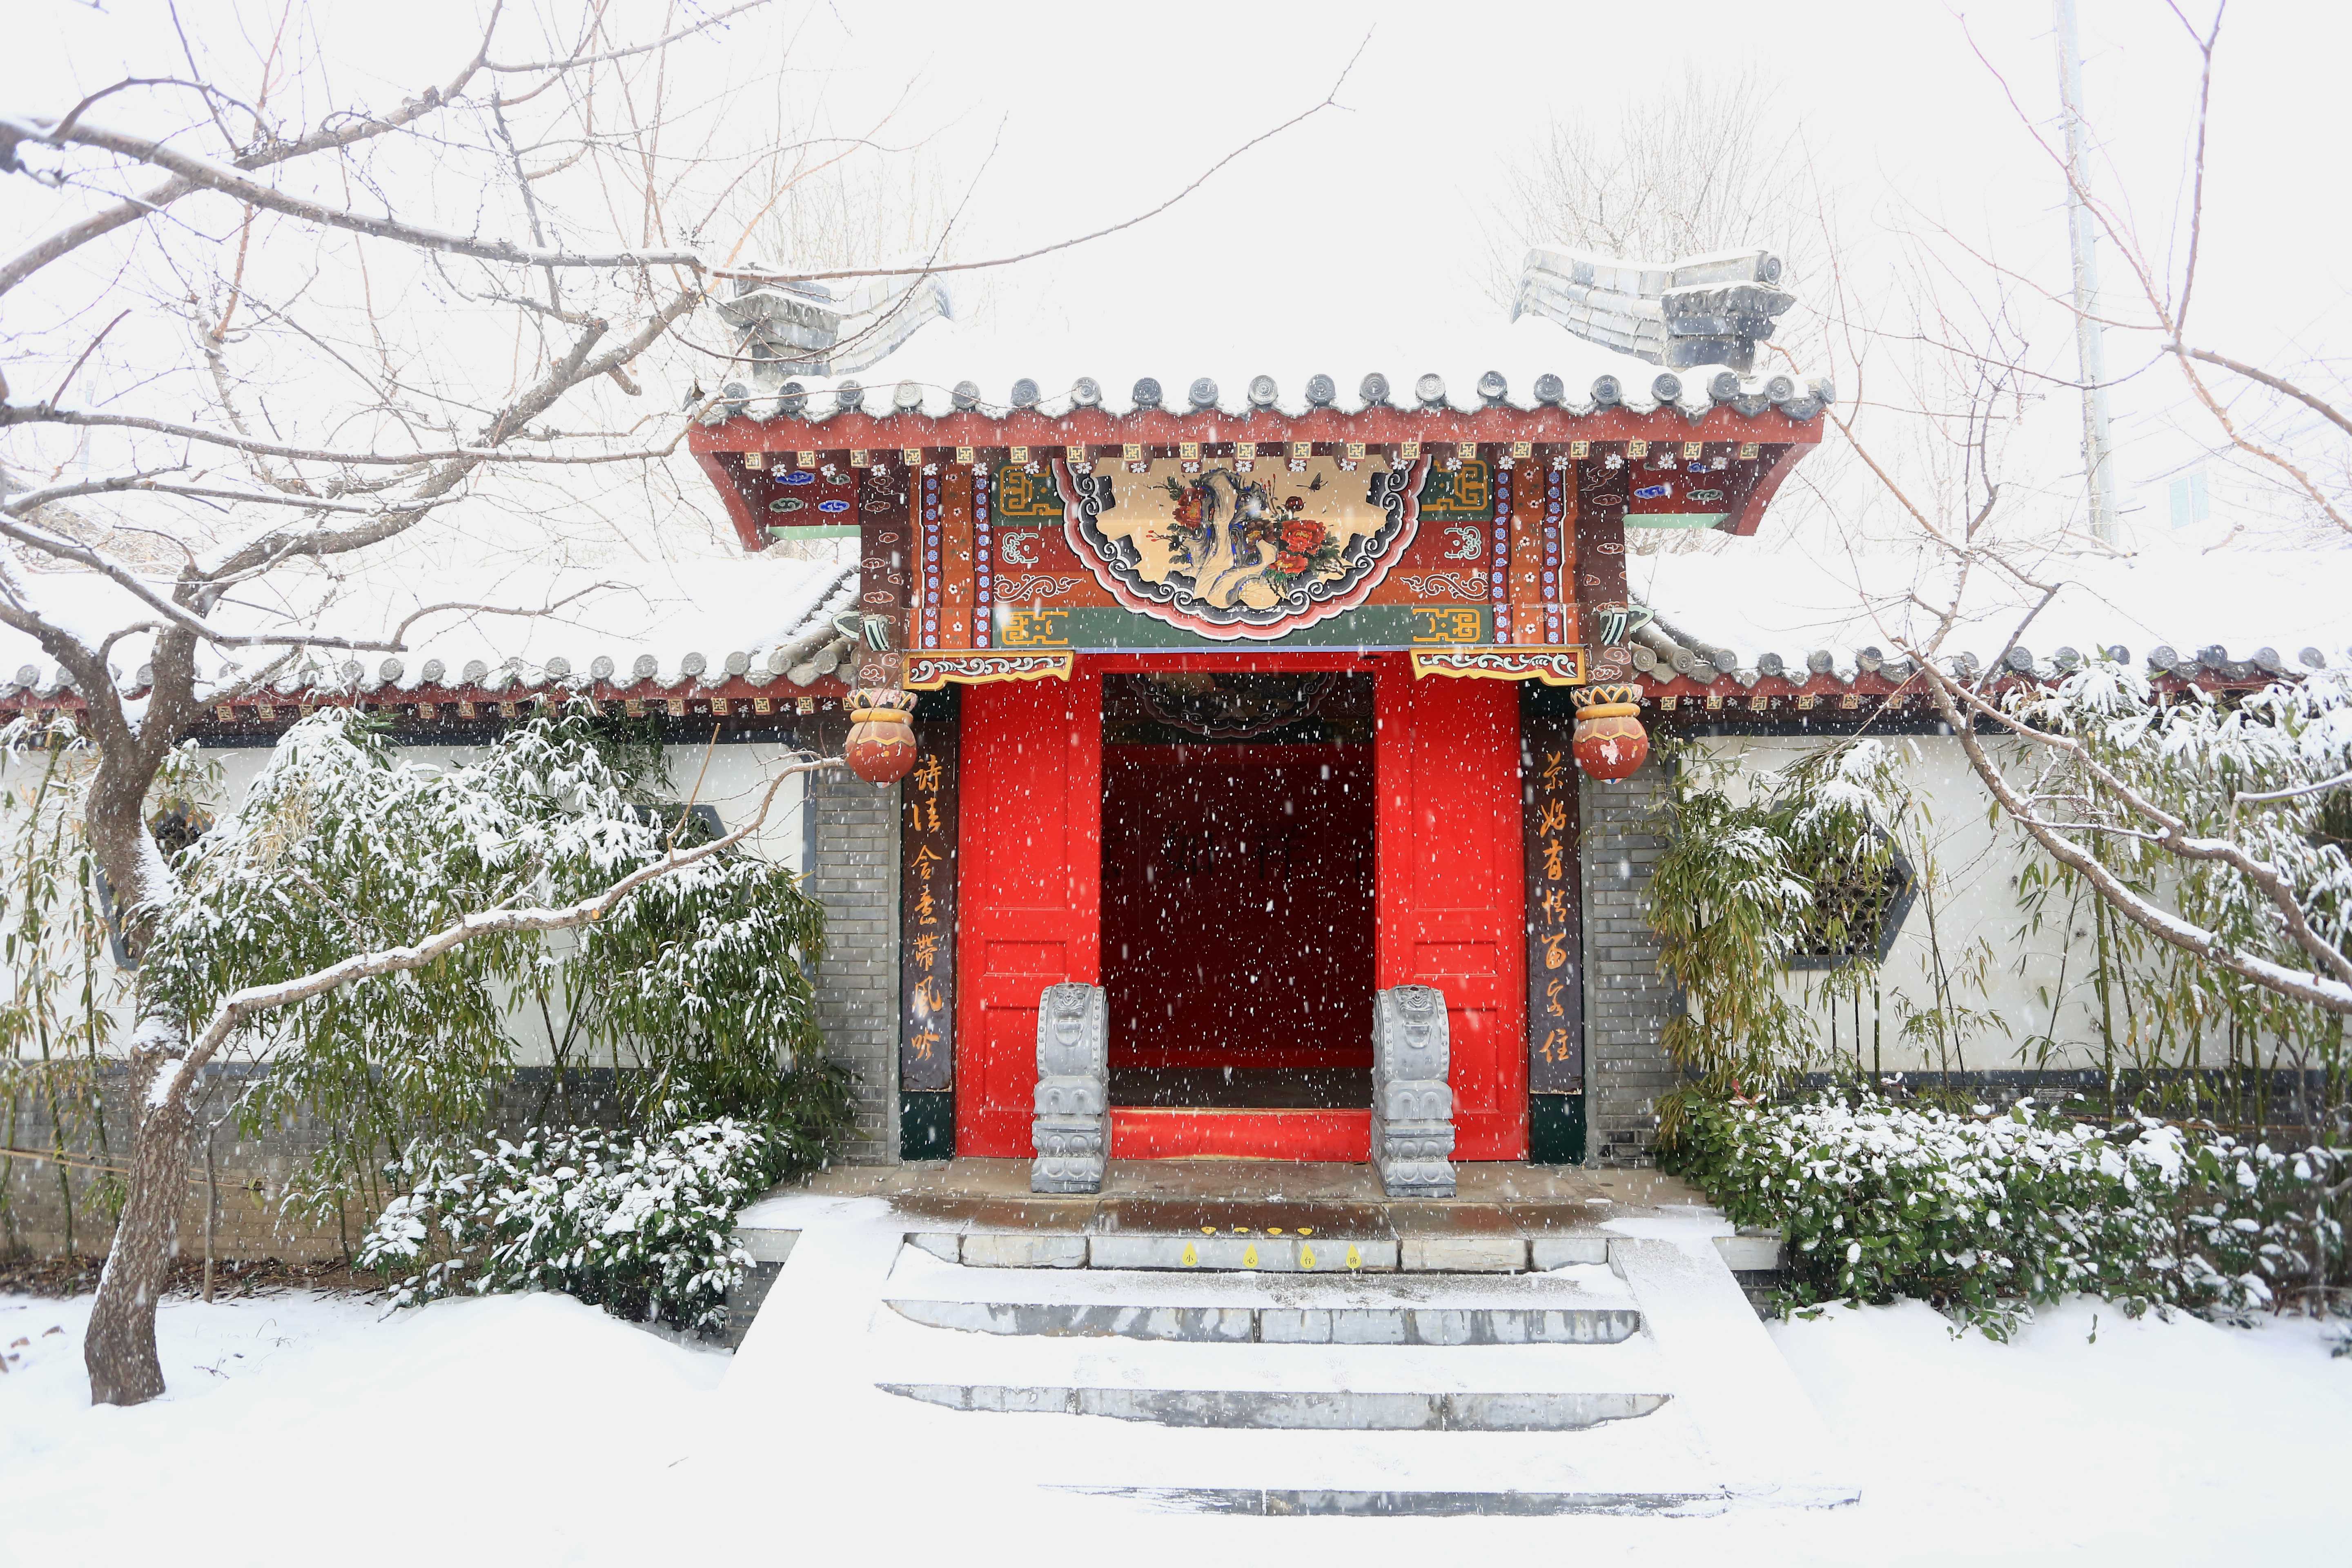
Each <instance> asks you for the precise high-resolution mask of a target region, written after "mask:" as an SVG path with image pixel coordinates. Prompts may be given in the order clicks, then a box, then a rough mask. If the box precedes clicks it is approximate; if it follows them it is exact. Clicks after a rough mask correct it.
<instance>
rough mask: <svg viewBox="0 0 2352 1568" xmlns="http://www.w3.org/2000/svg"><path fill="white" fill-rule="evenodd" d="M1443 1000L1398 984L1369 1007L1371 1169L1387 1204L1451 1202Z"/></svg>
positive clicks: (1450, 1107)
mask: <svg viewBox="0 0 2352 1568" xmlns="http://www.w3.org/2000/svg"><path fill="white" fill-rule="evenodd" d="M1449 1044H1450V1042H1449V1038H1448V1036H1447V1033H1446V1023H1445V996H1444V993H1443V992H1441V991H1439V990H1437V989H1436V988H1435V987H1434V986H1430V985H1399V986H1397V987H1395V988H1394V989H1392V990H1388V991H1383V992H1381V994H1379V995H1378V996H1377V997H1376V998H1374V1000H1373V1005H1372V1165H1373V1167H1374V1168H1375V1169H1376V1170H1378V1171H1379V1173H1380V1177H1381V1188H1382V1190H1384V1191H1385V1192H1386V1193H1387V1194H1388V1195H1389V1196H1390V1197H1392V1198H1408V1197H1410V1198H1450V1197H1452V1196H1454V1164H1453V1161H1452V1158H1451V1156H1452V1155H1453V1153H1454V1090H1453V1089H1452V1088H1451V1087H1450V1086H1449V1085H1448V1084H1447V1082H1446V1072H1447V1069H1448V1067H1449V1063H1450V1057H1451V1051H1450V1049H1449Z"/></svg>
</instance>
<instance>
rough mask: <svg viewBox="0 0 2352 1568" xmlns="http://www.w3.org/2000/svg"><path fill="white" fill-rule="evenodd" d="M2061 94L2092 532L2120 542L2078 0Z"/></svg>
mask: <svg viewBox="0 0 2352 1568" xmlns="http://www.w3.org/2000/svg"><path fill="white" fill-rule="evenodd" d="M2057 6H2058V100H2059V102H2060V103H2061V104H2062V105H2063V107H2064V112H2065V116H2066V237H2067V239H2068V241H2069V244H2070V247H2071V248H2072V249H2073V251H2074V357H2075V361H2076V363H2077V365H2078V367H2079V374H2080V375H2081V378H2082V383H2083V474H2084V479H2086V480H2087V481H2088V482H2089V485H2090V492H2091V537H2092V538H2094V539H2095V540H2097V541H2098V542H2100V543H2102V544H2115V543H2116V542H2118V540H2117V534H2116V476H2115V469H2114V467H2113V466H2112V464H2110V462H2109V461H2108V447H2107V353H2106V344H2105V341H2104V340H2103V339H2102V337H2101V336H2100V330H2099V321H2098V308H2099V256H2098V249H2097V245H2098V236H2097V234H2096V232H2095V230H2094V229H2093V228H2092V226H2091V222H2092V219H2091V207H2090V204H2089V203H2088V202H2086V201H2084V199H2083V198H2084V195H2085V194H2086V193H2087V192H2088V191H2089V190H2090V188H2091V184H2090V179H2091V176H2090V167H2089V164H2088V162H2087V160H2086V159H2085V157H2084V147H2083V143H2084V140H2085V137H2084V130H2083V46H2082V41H2081V39H2080V37H2079V36H2078V34H2077V32H2076V29H2075V26H2074V0H2057Z"/></svg>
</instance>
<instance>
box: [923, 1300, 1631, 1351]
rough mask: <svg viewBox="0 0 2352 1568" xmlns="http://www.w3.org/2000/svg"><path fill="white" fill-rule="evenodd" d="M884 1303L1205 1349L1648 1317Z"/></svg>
mask: <svg viewBox="0 0 2352 1568" xmlns="http://www.w3.org/2000/svg"><path fill="white" fill-rule="evenodd" d="M887 1305H888V1306H889V1308H890V1309H891V1310H893V1311H895V1312H897V1313H898V1315H899V1316H900V1317H903V1318H905V1319H907V1320H908V1321H911V1322H917V1323H921V1324H924V1325H926V1326H927V1327H929V1328H935V1329H952V1330H956V1331H961V1332H963V1333H973V1334H1024V1335H1039V1336H1044V1337H1046V1338H1055V1339H1119V1340H1171V1341H1181V1342H1191V1343H1202V1344H1248V1343H1258V1344H1296V1345H1332V1344H1338V1345H1535V1344H1543V1345H1613V1344H1617V1343H1620V1342H1622V1341H1624V1340H1627V1339H1630V1338H1632V1337H1633V1334H1634V1332H1635V1331H1638V1330H1639V1329H1640V1328H1641V1326H1642V1314H1641V1313H1640V1312H1638V1311H1636V1310H1633V1308H1631V1307H1569V1308H1558V1307H1554V1308H1540V1307H1406V1306H1394V1307H1366V1306H1339V1307H1292V1306H1232V1307H1228V1306H1173V1305H1147V1304H1141V1303H1121V1302H1099V1301H936V1300H900V1299H897V1298H893V1299H891V1300H889V1301H888V1302H887Z"/></svg>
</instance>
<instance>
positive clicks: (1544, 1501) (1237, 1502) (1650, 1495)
mask: <svg viewBox="0 0 2352 1568" xmlns="http://www.w3.org/2000/svg"><path fill="white" fill-rule="evenodd" d="M1045 1490H1047V1491H1056V1492H1067V1493H1070V1494H1072V1495H1075V1496H1078V1497H1099V1498H1112V1499H1116V1500H1120V1501H1123V1502H1132V1503H1139V1504H1140V1505H1142V1506H1143V1507H1145V1508H1149V1509H1152V1510H1156V1511H1159V1512H1162V1513H1222V1514H1241V1515H1245V1516H1249V1517H1254V1518H1260V1519H1295V1518H1346V1519H1538V1518H1556V1517H1558V1516H1560V1515H1563V1514H1574V1513H1597V1514H1655V1513H1663V1514H1672V1515H1675V1517H1677V1518H1695V1517H1705V1516H1708V1515H1713V1514H1719V1513H1725V1512H1727V1511H1729V1510H1730V1508H1731V1506H1732V1503H1733V1501H1734V1499H1733V1497H1732V1495H1731V1493H1730V1492H1729V1491H1728V1490H1727V1489H1715V1490H1693V1491H1674V1490H1659V1491H1633V1490H1627V1491H1517V1490H1513V1491H1471V1490H1426V1489H1424V1490H1412V1489H1386V1490H1381V1491H1343V1490H1339V1489H1332V1488H1328V1487H1121V1486H1047V1487H1046V1488H1045ZM1844 1501H1847V1499H1843V1498H1838V1499H1832V1500H1828V1501H1826V1502H1824V1503H1822V1504H1820V1505H1817V1506H1828V1507H1834V1506H1836V1505H1837V1504H1838V1503H1841V1502H1844Z"/></svg>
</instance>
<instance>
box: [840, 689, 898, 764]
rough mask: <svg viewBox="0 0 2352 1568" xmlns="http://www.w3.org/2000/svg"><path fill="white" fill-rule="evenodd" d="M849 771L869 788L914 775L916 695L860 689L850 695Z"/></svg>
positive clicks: (886, 690)
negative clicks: (868, 785) (910, 774)
mask: <svg viewBox="0 0 2352 1568" xmlns="http://www.w3.org/2000/svg"><path fill="white" fill-rule="evenodd" d="M850 705H851V706H850V713H849V717H850V719H851V721H852V722H851V724H850V728H849V744H848V746H847V747H846V748H845V749H844V751H843V753H842V754H843V756H844V758H845V760H846V761H847V762H848V763H849V771H850V772H851V773H856V775H857V776H858V777H859V778H862V779H864V780H865V781H866V783H867V784H896V783H898V781H899V780H900V779H902V778H905V777H906V776H907V775H908V773H911V772H913V771H914V766H915V694H914V693H913V692H911V691H900V690H897V689H893V688H889V687H871V686H861V687H859V688H858V689H856V691H855V692H853V693H851V694H850Z"/></svg>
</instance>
